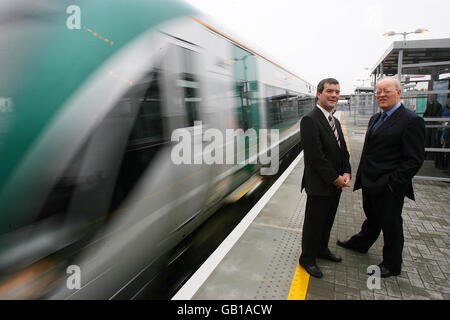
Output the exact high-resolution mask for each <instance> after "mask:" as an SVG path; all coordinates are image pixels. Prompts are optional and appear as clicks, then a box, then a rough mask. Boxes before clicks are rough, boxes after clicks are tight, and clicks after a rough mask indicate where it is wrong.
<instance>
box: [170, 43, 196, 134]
mask: <svg viewBox="0 0 450 320" xmlns="http://www.w3.org/2000/svg"><path fill="white" fill-rule="evenodd" d="M176 48H177V52H178V59H179V61H180V62H181V68H182V69H181V70H180V75H179V81H178V86H179V87H181V88H183V105H184V110H185V112H186V120H185V126H187V127H192V126H194V121H197V120H200V119H199V116H198V109H199V104H200V101H201V99H200V93H199V87H200V84H199V79H198V76H197V74H196V72H195V70H196V68H197V63H198V62H197V61H198V59H199V54H198V53H197V52H195V51H192V50H189V49H186V48H183V47H180V46H177V47H176Z"/></svg>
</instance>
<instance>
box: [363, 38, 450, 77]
mask: <svg viewBox="0 0 450 320" xmlns="http://www.w3.org/2000/svg"><path fill="white" fill-rule="evenodd" d="M400 51H402V52H403V53H402V54H403V59H402V62H401V63H402V69H403V72H402V73H403V74H417V75H422V74H423V75H429V74H432V73H437V74H442V73H448V72H449V65H450V38H446V39H431V40H413V41H394V42H393V43H392V45H391V46H390V47H389V48H388V50H387V51H386V52H385V53H384V54H383V55H382V57H381V59H380V60H379V61H378V62H377V64H376V65H375V67H374V68H373V69H372V71H371V73H372V74H375V73H377V74H378V75H380V74H384V75H389V76H392V75H396V74H398V65H399V54H400ZM377 69H378V72H377ZM380 71H381V72H380Z"/></svg>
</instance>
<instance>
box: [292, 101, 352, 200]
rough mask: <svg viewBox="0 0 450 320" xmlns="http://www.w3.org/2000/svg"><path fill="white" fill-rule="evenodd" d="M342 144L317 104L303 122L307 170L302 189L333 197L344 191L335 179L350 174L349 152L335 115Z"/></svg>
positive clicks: (303, 143)
mask: <svg viewBox="0 0 450 320" xmlns="http://www.w3.org/2000/svg"><path fill="white" fill-rule="evenodd" d="M334 121H335V123H336V128H337V131H338V134H339V139H340V142H341V147H339V145H338V142H337V140H336V137H335V135H334V133H333V131H332V130H331V126H330V124H329V122H328V120H327V119H326V118H325V117H324V115H323V113H322V111H321V110H320V109H319V108H318V107H317V106H316V107H314V108H313V109H312V110H311V111H310V112H309V113H308V114H307V115H305V116H304V117H303V118H302V120H301V122H300V137H301V145H302V148H303V152H304V160H305V170H304V173H303V180H302V188H301V190H303V188H305V189H306V193H307V194H308V195H312V196H334V195H337V194H340V192H341V190H340V189H338V188H336V186H335V185H334V184H333V182H334V181H335V180H336V179H337V178H338V176H339V175H342V174H344V173H351V167H350V162H349V158H350V156H349V153H348V150H347V145H346V143H345V140H344V135H343V134H342V128H341V124H340V122H339V120H338V119H336V118H334Z"/></svg>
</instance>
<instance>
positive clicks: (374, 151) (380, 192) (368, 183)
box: [337, 78, 425, 278]
mask: <svg viewBox="0 0 450 320" xmlns="http://www.w3.org/2000/svg"><path fill="white" fill-rule="evenodd" d="M401 92H402V91H401V84H400V82H399V81H398V80H397V79H394V78H384V79H383V80H381V81H380V82H378V84H377V86H376V98H377V101H378V104H379V106H380V108H381V109H382V111H381V112H379V113H377V114H375V115H374V116H372V118H371V119H370V121H369V126H368V130H367V133H366V138H365V143H364V147H363V151H362V154H361V160H360V163H359V167H358V172H357V174H356V181H355V187H354V190H358V189H361V188H362V197H363V208H364V213H365V215H366V220H365V221H364V223H363V225H362V227H361V231H360V232H359V233H357V234H355V235H354V236H352V237H351V238H350V239H349V240H347V241H340V240H338V242H337V243H338V245H340V246H342V247H344V248H348V249H353V250H355V251H358V252H361V253H365V252H367V251H368V250H369V248H370V247H371V246H372V245H373V243H374V242H375V241H376V240H377V239H378V236H379V235H380V232H381V230H382V231H383V239H384V246H383V261H382V262H381V263H380V264H379V267H380V271H381V277H383V278H385V277H390V276H396V275H399V274H400V273H401V265H402V250H403V242H404V239H403V221H402V217H401V213H402V209H403V202H404V197H405V196H407V197H408V198H410V199H412V200H414V192H413V186H412V178H413V177H414V175H415V174H416V173H417V171H418V170H419V169H420V167H421V166H422V163H423V160H424V157H425V123H424V121H423V119H422V118H420V117H419V116H417V115H416V114H415V113H414V112H413V111H411V110H408V109H406V108H405V107H404V106H403V105H402V104H401V103H400V94H401Z"/></svg>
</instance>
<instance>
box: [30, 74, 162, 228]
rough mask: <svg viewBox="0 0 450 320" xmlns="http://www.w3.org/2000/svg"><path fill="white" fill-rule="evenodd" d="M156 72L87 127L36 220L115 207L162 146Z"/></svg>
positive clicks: (89, 215)
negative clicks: (82, 141)
mask: <svg viewBox="0 0 450 320" xmlns="http://www.w3.org/2000/svg"><path fill="white" fill-rule="evenodd" d="M159 78H160V71H159V70H152V71H151V72H149V73H148V74H147V75H146V76H145V77H144V78H143V79H142V80H141V81H139V82H138V83H136V84H135V85H133V87H131V88H130V89H129V90H128V92H126V93H125V94H124V95H123V96H122V98H121V99H120V100H119V101H118V103H117V104H116V105H115V106H114V107H113V109H112V110H111V111H110V112H109V114H108V115H107V116H106V117H105V118H104V119H103V121H102V122H101V123H100V124H99V125H98V126H97V128H96V129H95V130H94V131H93V133H92V135H91V136H90V137H89V139H88V140H87V141H86V142H85V144H84V145H83V146H82V148H81V149H80V150H79V152H78V153H77V155H76V156H75V157H74V158H73V160H72V162H71V163H70V164H69V165H68V166H67V168H66V170H65V171H64V172H63V174H62V175H61V176H60V178H59V179H58V181H57V182H56V183H55V185H54V186H53V188H52V190H51V192H50V193H49V195H48V196H47V199H46V200H45V202H44V204H43V206H42V207H41V210H40V213H39V215H38V218H37V220H41V219H43V218H46V217H49V216H52V215H56V214H59V215H63V214H71V213H73V215H71V217H72V218H73V219H75V221H74V222H75V223H76V222H77V221H85V222H88V221H89V220H93V219H95V218H99V217H101V216H104V215H106V214H108V212H111V211H113V210H115V209H117V208H118V207H119V206H120V205H121V203H122V202H123V200H124V199H125V198H126V196H127V195H128V194H129V193H130V191H131V190H132V188H133V187H134V186H135V185H136V183H137V182H138V180H139V178H140V176H141V175H142V173H143V171H144V170H145V169H146V168H147V167H148V165H149V164H150V163H151V161H152V159H153V158H154V157H155V155H156V153H157V152H158V150H159V149H160V148H161V147H162V145H163V144H164V142H165V141H164V140H163V124H162V117H161V109H162V103H161V94H160V92H161V90H160V88H159Z"/></svg>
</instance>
